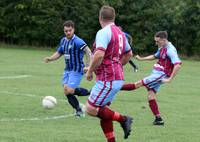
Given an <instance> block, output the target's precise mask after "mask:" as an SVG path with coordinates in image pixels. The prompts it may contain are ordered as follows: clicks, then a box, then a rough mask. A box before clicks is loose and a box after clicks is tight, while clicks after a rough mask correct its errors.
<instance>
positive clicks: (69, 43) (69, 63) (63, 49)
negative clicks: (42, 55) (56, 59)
mask: <svg viewBox="0 0 200 142" xmlns="http://www.w3.org/2000/svg"><path fill="white" fill-rule="evenodd" d="M86 46H87V44H86V43H85V41H84V40H83V39H81V38H79V37H78V36H76V35H75V34H74V36H73V37H72V38H71V39H67V38H66V36H64V37H63V38H62V39H61V41H60V45H59V47H58V49H57V52H58V53H60V54H63V55H64V57H65V63H66V67H65V70H66V71H76V72H81V73H83V68H84V62H83V57H84V48H85V47H86Z"/></svg>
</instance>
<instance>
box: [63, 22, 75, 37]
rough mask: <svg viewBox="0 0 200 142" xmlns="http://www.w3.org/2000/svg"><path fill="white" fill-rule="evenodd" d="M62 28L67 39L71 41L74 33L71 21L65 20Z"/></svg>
mask: <svg viewBox="0 0 200 142" xmlns="http://www.w3.org/2000/svg"><path fill="white" fill-rule="evenodd" d="M63 27H64V33H65V35H66V37H67V39H71V38H72V37H73V35H74V31H75V25H74V22H73V21H71V20H67V21H65V22H64V24H63Z"/></svg>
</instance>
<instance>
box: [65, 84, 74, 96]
mask: <svg viewBox="0 0 200 142" xmlns="http://www.w3.org/2000/svg"><path fill="white" fill-rule="evenodd" d="M64 94H65V96H66V95H69V94H74V89H73V88H69V87H67V86H65V87H64Z"/></svg>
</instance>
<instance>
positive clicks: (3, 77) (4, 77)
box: [0, 75, 32, 79]
mask: <svg viewBox="0 0 200 142" xmlns="http://www.w3.org/2000/svg"><path fill="white" fill-rule="evenodd" d="M31 76H32V75H17V76H0V79H17V78H26V77H31Z"/></svg>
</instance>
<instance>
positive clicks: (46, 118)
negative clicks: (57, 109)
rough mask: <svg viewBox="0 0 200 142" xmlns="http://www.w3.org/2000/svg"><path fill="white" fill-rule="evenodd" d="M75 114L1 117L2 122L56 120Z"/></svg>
mask: <svg viewBox="0 0 200 142" xmlns="http://www.w3.org/2000/svg"><path fill="white" fill-rule="evenodd" d="M71 116H74V114H68V115H59V116H51V117H44V118H38V117H35V118H14V119H6V118H3V119H0V122H20V121H42V120H56V119H63V118H67V117H71Z"/></svg>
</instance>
